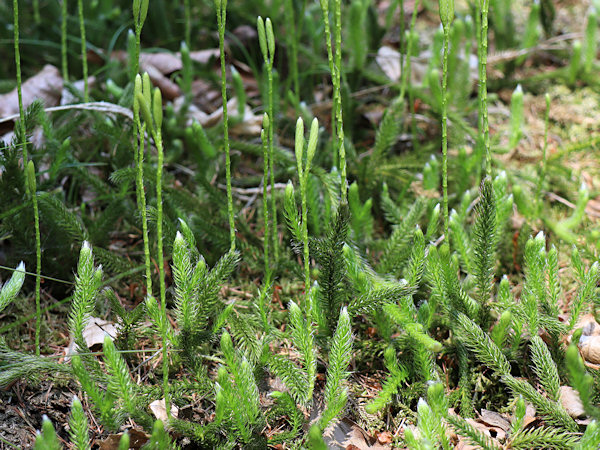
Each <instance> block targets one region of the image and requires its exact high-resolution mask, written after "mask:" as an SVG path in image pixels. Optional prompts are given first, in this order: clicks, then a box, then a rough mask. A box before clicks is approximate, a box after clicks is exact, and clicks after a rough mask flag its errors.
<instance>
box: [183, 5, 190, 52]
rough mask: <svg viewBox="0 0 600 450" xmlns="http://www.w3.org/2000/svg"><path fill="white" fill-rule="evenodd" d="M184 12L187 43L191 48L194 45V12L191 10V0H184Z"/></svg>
mask: <svg viewBox="0 0 600 450" xmlns="http://www.w3.org/2000/svg"><path fill="white" fill-rule="evenodd" d="M183 11H184V14H185V18H184V20H185V42H186V43H187V45H188V46H190V45H192V41H191V39H192V11H191V9H190V0H183Z"/></svg>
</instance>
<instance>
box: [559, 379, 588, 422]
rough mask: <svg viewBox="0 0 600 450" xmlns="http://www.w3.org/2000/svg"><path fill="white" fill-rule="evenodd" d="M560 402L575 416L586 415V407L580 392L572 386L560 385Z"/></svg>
mask: <svg viewBox="0 0 600 450" xmlns="http://www.w3.org/2000/svg"><path fill="white" fill-rule="evenodd" d="M560 404H561V405H562V406H563V408H565V409H566V411H567V412H568V413H569V415H570V416H571V417H573V418H577V417H582V416H585V409H584V408H583V403H582V402H581V398H580V397H579V393H578V392H577V391H576V390H575V389H573V388H572V387H571V386H561V387H560Z"/></svg>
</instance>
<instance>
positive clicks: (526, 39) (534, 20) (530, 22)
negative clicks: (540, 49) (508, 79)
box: [517, 0, 541, 65]
mask: <svg viewBox="0 0 600 450" xmlns="http://www.w3.org/2000/svg"><path fill="white" fill-rule="evenodd" d="M540 11H541V4H540V1H539V0H534V1H533V3H532V4H531V9H530V11H529V16H528V18H527V24H526V25H525V32H524V33H523V39H522V41H521V48H522V49H530V48H532V47H534V46H535V45H536V44H537V43H538V40H539V38H540V30H539V27H540ZM526 59H527V55H526V54H525V55H521V56H519V57H518V58H517V65H521V64H523V62H525V60H526Z"/></svg>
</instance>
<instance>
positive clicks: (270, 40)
mask: <svg viewBox="0 0 600 450" xmlns="http://www.w3.org/2000/svg"><path fill="white" fill-rule="evenodd" d="M265 27H266V31H267V47H268V48H269V59H270V60H271V64H272V63H273V60H274V59H275V35H274V34H273V24H272V23H271V19H269V18H268V17H267V20H266V21H265Z"/></svg>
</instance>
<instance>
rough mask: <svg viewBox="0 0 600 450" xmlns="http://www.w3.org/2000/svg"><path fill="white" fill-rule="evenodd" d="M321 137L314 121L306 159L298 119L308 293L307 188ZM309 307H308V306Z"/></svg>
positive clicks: (305, 280)
mask: <svg viewBox="0 0 600 450" xmlns="http://www.w3.org/2000/svg"><path fill="white" fill-rule="evenodd" d="M318 136H319V122H318V120H317V119H316V118H314V119H313V121H312V123H311V126H310V134H309V137H308V147H307V149H306V157H305V152H304V146H305V141H304V121H303V120H302V118H301V117H300V118H298V120H297V122H296V146H295V152H296V166H297V169H298V178H299V179H300V196H301V198H302V242H303V247H304V288H305V290H306V292H307V296H308V289H309V287H310V284H311V283H310V256H309V248H308V247H309V245H308V208H307V195H306V193H307V187H308V177H309V175H310V167H311V163H312V160H313V158H314V156H315V151H316V149H317V138H318ZM305 161H306V162H305ZM307 307H308V305H307Z"/></svg>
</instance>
